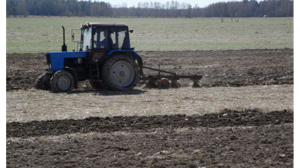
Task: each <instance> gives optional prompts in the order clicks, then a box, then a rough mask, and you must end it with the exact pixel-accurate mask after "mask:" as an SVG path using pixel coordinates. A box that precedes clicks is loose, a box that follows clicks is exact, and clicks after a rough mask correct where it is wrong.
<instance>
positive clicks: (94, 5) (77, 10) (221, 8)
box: [6, 0, 294, 18]
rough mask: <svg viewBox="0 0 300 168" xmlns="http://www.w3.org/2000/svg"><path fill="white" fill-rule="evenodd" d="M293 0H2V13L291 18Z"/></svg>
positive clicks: (17, 14) (8, 14) (12, 14)
mask: <svg viewBox="0 0 300 168" xmlns="http://www.w3.org/2000/svg"><path fill="white" fill-rule="evenodd" d="M293 8H294V2H293V0H264V1H261V2H257V1H256V0H243V1H238V2H237V1H234V2H233V1H231V2H218V3H213V4H211V5H208V6H207V7H204V8H200V7H198V6H197V5H195V6H191V5H190V4H188V3H180V2H177V1H171V2H166V3H160V2H143V3H138V5H137V6H131V7H128V6H127V4H125V3H123V4H122V5H114V6H112V5H111V4H110V3H108V2H103V1H91V0H89V1H83V0H6V15H7V17H11V16H14V17H15V16H24V17H26V16H28V15H41V16H97V17H144V18H146V17H152V18H157V17H159V18H165V17H170V18H176V17H187V18H191V17H263V16H268V17H293V15H294V11H293Z"/></svg>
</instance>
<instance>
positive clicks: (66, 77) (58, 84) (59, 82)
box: [50, 70, 74, 93]
mask: <svg viewBox="0 0 300 168" xmlns="http://www.w3.org/2000/svg"><path fill="white" fill-rule="evenodd" d="M50 86H51V90H52V92H55V93H58V92H69V91H71V90H72V89H73V87H74V77H73V75H72V74H71V73H70V72H68V71H64V70H61V71H56V72H55V73H54V74H53V75H52V77H51V79H50Z"/></svg>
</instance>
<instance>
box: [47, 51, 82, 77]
mask: <svg viewBox="0 0 300 168" xmlns="http://www.w3.org/2000/svg"><path fill="white" fill-rule="evenodd" d="M47 55H49V58H47V59H48V60H49V61H50V62H48V64H49V63H50V64H51V67H50V68H49V70H48V71H49V72H53V71H58V70H63V68H64V61H65V59H67V58H75V59H76V58H86V57H87V52H85V51H78V52H49V53H47ZM75 61H76V60H75ZM75 64H76V62H75Z"/></svg>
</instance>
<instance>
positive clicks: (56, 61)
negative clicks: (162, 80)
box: [47, 50, 141, 72]
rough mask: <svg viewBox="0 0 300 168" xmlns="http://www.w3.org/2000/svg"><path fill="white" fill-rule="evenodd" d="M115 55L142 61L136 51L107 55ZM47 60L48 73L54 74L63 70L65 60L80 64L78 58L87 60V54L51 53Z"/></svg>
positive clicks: (82, 52) (121, 51)
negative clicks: (129, 56)
mask: <svg viewBox="0 0 300 168" xmlns="http://www.w3.org/2000/svg"><path fill="white" fill-rule="evenodd" d="M115 53H131V54H132V55H133V56H134V58H135V59H141V56H140V55H139V54H138V53H136V52H135V51H134V50H110V51H109V52H107V55H108V56H110V55H113V54H115ZM47 55H48V56H47V57H49V58H47V60H48V64H51V66H50V67H49V69H48V71H49V72H54V71H58V70H63V69H64V66H65V59H70V58H73V59H75V60H74V64H78V62H77V60H76V59H77V58H86V57H87V55H88V54H87V52H86V51H77V52H49V53H47Z"/></svg>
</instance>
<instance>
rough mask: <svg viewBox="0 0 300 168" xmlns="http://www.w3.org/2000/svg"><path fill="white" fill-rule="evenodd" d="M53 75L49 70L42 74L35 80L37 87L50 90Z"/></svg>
mask: <svg viewBox="0 0 300 168" xmlns="http://www.w3.org/2000/svg"><path fill="white" fill-rule="evenodd" d="M51 75H52V73H49V72H47V73H45V74H43V75H40V76H39V77H38V78H37V80H36V82H35V88H36V89H40V90H50V78H51Z"/></svg>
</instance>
